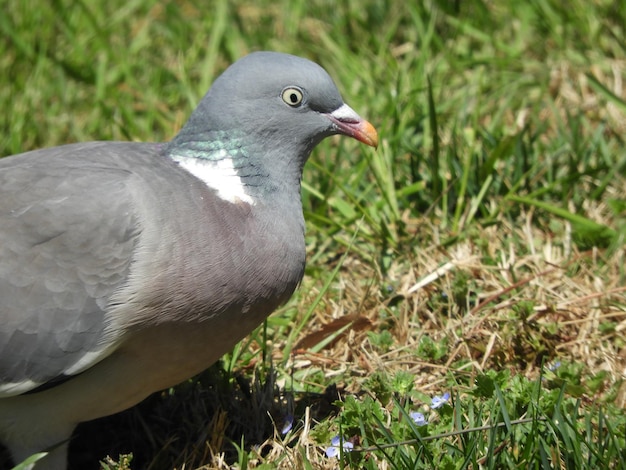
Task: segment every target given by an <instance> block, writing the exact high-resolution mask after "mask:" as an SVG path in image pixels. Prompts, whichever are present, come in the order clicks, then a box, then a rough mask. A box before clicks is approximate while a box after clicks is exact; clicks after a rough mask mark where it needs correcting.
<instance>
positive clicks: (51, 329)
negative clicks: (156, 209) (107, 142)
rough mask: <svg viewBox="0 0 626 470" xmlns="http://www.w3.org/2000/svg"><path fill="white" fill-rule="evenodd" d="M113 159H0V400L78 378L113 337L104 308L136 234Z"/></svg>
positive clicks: (67, 151)
mask: <svg viewBox="0 0 626 470" xmlns="http://www.w3.org/2000/svg"><path fill="white" fill-rule="evenodd" d="M113 157H115V158H109V156H108V155H107V153H106V152H104V151H103V148H101V147H99V146H97V145H96V146H95V148H92V147H91V146H90V145H89V144H84V145H82V146H78V145H73V146H66V147H57V148H54V149H49V150H43V151H37V152H30V153H29V154H22V155H19V156H15V157H11V158H8V159H6V160H2V159H0V395H2V393H3V385H4V393H5V394H13V393H19V392H23V391H26V390H28V389H29V388H34V387H35V386H37V385H39V384H42V383H45V382H47V381H50V380H54V379H55V378H57V377H60V376H63V375H66V374H71V373H76V372H79V371H80V369H81V368H85V367H87V366H88V365H90V364H88V362H89V361H91V362H97V360H99V359H100V358H101V357H100V356H101V355H102V354H105V353H106V350H107V348H109V347H110V346H111V344H107V343H106V342H105V341H108V342H111V341H113V340H114V339H115V338H111V336H110V335H108V334H107V335H104V333H105V329H106V327H107V322H106V318H105V311H106V308H107V304H108V302H109V298H110V297H111V295H112V294H113V293H114V292H115V291H116V290H117V289H118V288H119V287H120V286H122V285H123V284H124V282H125V280H126V277H127V275H128V272H129V269H130V263H131V261H132V255H133V250H134V246H135V243H136V238H137V234H138V229H139V228H138V226H137V220H136V216H135V214H134V212H133V207H132V201H131V198H130V196H129V190H128V184H129V181H130V180H131V179H132V174H131V173H130V172H128V171H127V170H125V169H123V168H120V167H119V166H117V165H116V163H115V159H116V158H118V157H117V156H115V155H114V156H113ZM16 384H18V385H16ZM20 384H21V385H20Z"/></svg>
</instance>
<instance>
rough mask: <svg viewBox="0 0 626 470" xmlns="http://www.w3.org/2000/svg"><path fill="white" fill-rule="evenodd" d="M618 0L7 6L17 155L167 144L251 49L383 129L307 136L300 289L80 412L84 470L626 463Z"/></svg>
mask: <svg viewBox="0 0 626 470" xmlns="http://www.w3.org/2000/svg"><path fill="white" fill-rule="evenodd" d="M619 4H620V2H614V1H609V0H594V1H583V0H573V1H571V2H565V3H563V2H557V1H552V0H545V1H544V0H530V1H527V2H507V1H498V0H492V1H489V0H471V1H464V2H460V1H447V0H431V1H424V2H392V1H384V0H380V1H374V0H371V1H369V0H366V1H355V0H349V1H346V2H340V3H336V2H330V1H323V0H311V1H308V2H305V1H302V0H298V1H295V2H293V1H290V2H287V1H282V2H281V1H279V2H275V1H272V2H270V1H268V0H263V1H259V2H246V1H243V0H237V1H233V2H226V1H216V2H211V6H210V7H209V8H207V7H206V6H204V4H203V3H202V2H198V1H189V0H181V1H164V2H154V1H148V0H130V1H125V2H118V1H108V2H104V1H94V2H86V1H84V0H83V1H77V2H68V1H65V0H54V1H51V2H41V4H40V5H39V6H38V7H37V8H33V7H32V5H31V4H30V3H29V2H19V1H17V0H5V2H4V4H3V15H2V16H0V31H1V32H2V35H1V37H0V70H2V71H3V73H2V74H1V76H0V83H1V84H2V86H0V105H2V107H3V109H5V112H4V113H1V114H0V129H1V133H0V136H1V137H0V155H10V154H14V153H19V152H22V151H26V150H30V149H34V148H39V147H44V146H52V145H59V144H63V143H68V142H74V141H88V140H137V141H154V140H167V139H169V138H171V137H172V136H173V135H174V134H175V133H176V131H177V129H179V128H180V126H181V125H182V124H183V123H184V121H185V119H186V117H187V116H188V115H189V114H190V112H191V110H192V109H193V107H194V106H195V104H196V103H197V102H198V101H199V99H200V97H201V96H202V94H203V93H204V92H205V91H206V90H207V89H208V87H209V86H210V83H211V81H212V80H213V78H214V77H215V76H216V75H217V74H218V73H219V72H220V71H221V70H223V69H224V68H225V67H226V66H227V65H228V64H230V63H231V62H233V61H234V60H236V59H237V58H239V57H241V56H242V55H244V54H246V53H247V52H250V51H253V50H259V49H270V50H278V51H282V52H289V53H294V54H297V55H301V56H305V57H308V58H311V59H313V60H315V61H317V62H318V63H320V64H322V65H323V66H324V67H325V68H326V69H327V70H328V71H329V73H330V74H331V75H332V76H333V77H334V78H335V79H336V81H337V83H338V84H339V87H340V89H341V90H342V92H343V95H344V98H345V100H346V102H348V103H349V104H350V106H352V107H353V108H354V109H355V110H357V111H358V112H359V113H360V114H361V115H362V116H365V117H367V118H368V119H369V120H370V121H371V122H372V123H373V124H374V125H375V126H376V127H377V128H378V130H379V133H380V137H381V145H380V147H379V148H378V150H374V149H369V148H364V146H361V145H358V143H356V142H352V141H348V140H347V139H339V138H337V139H335V138H333V139H328V140H326V141H325V142H324V143H322V144H321V145H320V146H319V147H318V148H317V149H316V150H315V152H314V153H313V155H312V158H311V160H310V162H309V163H308V167H307V169H306V170H305V175H304V184H303V203H304V210H305V216H306V219H307V230H308V231H307V245H308V267H307V275H306V277H305V279H304V281H303V283H302V286H301V287H300V289H299V290H298V292H297V293H296V295H295V296H294V298H293V299H292V300H291V301H290V302H289V303H288V304H287V305H286V306H285V307H283V308H282V309H280V311H278V312H276V313H275V314H273V315H272V316H271V317H270V318H269V319H268V320H267V322H266V323H265V324H264V325H262V326H261V327H260V328H259V329H258V330H257V331H256V332H255V333H254V334H252V335H251V336H250V337H249V338H248V339H247V340H246V341H244V342H243V343H242V344H240V345H239V346H238V347H237V348H236V350H235V351H233V352H232V353H231V354H228V355H227V356H226V357H225V358H224V359H223V360H222V361H221V362H220V363H219V364H217V365H216V366H214V367H212V368H211V369H209V370H208V371H207V372H206V373H204V374H202V375H201V376H199V377H197V378H195V379H193V380H190V381H188V382H187V383H184V384H181V385H180V386H179V387H176V388H174V389H172V390H168V391H165V392H163V393H161V394H157V395H154V396H152V397H151V398H150V399H148V400H147V401H146V402H144V403H142V404H141V405H139V406H138V407H136V408H134V409H132V410H129V411H127V412H125V413H122V414H121V415H117V416H113V417H110V418H104V419H102V420H99V421H97V422H93V423H87V424H85V425H82V426H81V427H79V428H78V432H77V434H76V438H75V440H74V442H73V443H72V455H71V462H73V465H74V468H88V466H89V465H91V468H93V465H94V464H95V463H97V461H98V460H103V461H104V460H105V457H106V456H107V455H111V457H112V459H110V460H108V461H107V462H108V463H104V464H103V466H104V467H105V468H120V469H125V468H132V469H169V468H177V469H191V468H230V466H233V465H234V466H237V467H238V468H298V469H309V468H337V467H339V466H342V467H344V466H345V467H347V468H367V469H374V468H383V469H384V468H399V469H402V468H443V469H465V468H468V469H477V468H479V467H480V468H594V469H597V468H622V469H623V468H626V463H625V462H626V413H625V411H624V410H625V408H626V282H625V281H626V268H625V264H626V250H625V240H624V237H625V235H626V150H625V145H624V136H625V135H626V59H625V57H626V42H625V40H624V37H626V34H625V33H626V31H625V28H626V10H625V9H624V8H620V6H619ZM207 341H210V339H207ZM445 393H449V394H450V397H449V399H448V400H447V401H446V402H445V403H443V405H442V406H437V405H438V404H439V403H438V402H433V401H432V400H433V398H434V397H442V396H444V394H445ZM417 412H420V413H422V414H423V417H420V416H419V415H415V414H413V415H412V414H411V413H417ZM292 418H293V419H292ZM286 421H287V422H290V421H293V424H292V426H291V429H290V430H288V432H286V433H285V434H283V433H282V430H283V428H284V426H285V422H286ZM426 421H427V422H428V424H424V423H425V422H426ZM334 436H341V440H342V441H348V442H350V444H345V445H346V447H345V450H343V449H344V448H343V445H344V444H336V445H335V446H334V448H333V446H332V445H331V439H332V438H333V437H334ZM328 448H331V449H330V451H329V450H328ZM340 449H342V450H341V451H340ZM333 452H335V453H336V454H338V455H336V456H330V457H329V456H328V455H327V454H328V453H330V454H331V455H332V454H333ZM119 454H124V455H128V454H132V455H133V456H132V459H130V458H129V457H127V456H126V457H118V456H119ZM128 460H130V463H129V462H128Z"/></svg>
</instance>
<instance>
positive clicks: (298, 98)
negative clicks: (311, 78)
mask: <svg viewBox="0 0 626 470" xmlns="http://www.w3.org/2000/svg"><path fill="white" fill-rule="evenodd" d="M282 97H283V101H284V102H285V103H287V104H288V105H289V106H292V107H294V108H295V107H296V106H300V104H302V90H301V89H300V88H296V87H292V86H290V87H287V88H285V89H284V90H283V94H282Z"/></svg>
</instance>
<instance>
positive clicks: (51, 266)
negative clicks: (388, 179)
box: [0, 52, 378, 470]
mask: <svg viewBox="0 0 626 470" xmlns="http://www.w3.org/2000/svg"><path fill="white" fill-rule="evenodd" d="M335 134H343V135H347V136H349V137H352V138H354V139H357V140H358V141H360V142H363V143H365V144H367V145H369V146H373V147H376V146H377V145H378V135H377V133H376V130H375V129H374V127H373V126H372V125H371V124H370V123H369V122H368V121H366V120H364V119H363V118H361V117H360V116H359V115H358V114H357V113H356V112H355V111H354V110H353V109H352V108H350V107H349V106H348V105H347V104H345V103H344V102H343V99H342V97H341V95H340V93H339V91H338V89H337V87H336V85H335V84H334V82H333V80H332V79H331V78H330V76H329V75H328V73H327V72H326V71H325V70H324V69H323V68H322V67H321V66H319V65H317V64H316V63H314V62H311V61H309V60H307V59H304V58H300V57H296V56H292V55H288V54H282V53H277V52H254V53H251V54H249V55H247V56H245V57H243V58H241V59H239V60H238V61H236V62H235V63H233V64H232V65H231V66H230V67H228V68H227V69H226V70H225V71H224V72H223V73H222V74H221V75H220V76H219V77H218V78H217V79H216V80H215V81H214V83H213V85H212V86H211V88H210V90H209V91H208V92H207V94H206V95H205V96H204V97H203V99H202V100H201V101H200V103H199V105H198V107H197V108H196V109H195V110H194V111H193V113H192V114H191V117H190V118H189V120H188V121H187V122H186V124H185V125H184V126H183V127H182V129H181V130H180V132H179V133H178V134H177V135H176V136H175V137H174V138H173V139H172V140H171V141H170V142H167V143H139V142H89V143H74V144H68V145H63V146H59V147H54V148H47V149H40V150H34V151H30V152H26V153H22V154H19V155H13V156H8V157H5V158H2V159H0V299H1V300H0V442H2V444H3V445H4V446H6V447H7V449H8V450H9V452H10V453H11V456H12V458H13V460H14V462H15V463H19V462H21V461H22V460H23V459H25V458H27V457H29V456H30V455H32V454H34V453H38V452H47V454H46V456H45V457H44V458H43V459H42V460H40V461H38V462H37V463H36V464H35V468H37V469H55V470H56V469H64V468H66V466H67V462H66V461H67V448H68V442H69V440H70V438H71V435H72V432H73V430H74V428H75V427H76V425H77V424H78V423H80V422H83V421H89V420H93V419H96V418H99V417H102V416H106V415H110V414H113V413H116V412H119V411H121V410H124V409H127V408H129V407H131V406H133V405H135V404H137V403H138V402H140V401H141V400H143V399H144V398H146V397H147V396H148V395H149V394H151V393H153V392H156V391H159V390H162V389H165V388H168V387H171V386H174V385H176V384H178V383H180V382H182V381H184V380H186V379H188V378H190V377H192V376H194V375H196V374H198V373H200V372H202V371H203V370H204V369H206V368H207V367H209V366H210V365H212V364H213V363H214V362H215V361H217V360H218V359H219V358H220V356H222V355H223V354H224V353H226V352H228V351H229V350H231V349H232V348H233V346H234V345H235V344H236V343H237V342H238V341H240V340H241V339H242V338H243V337H244V336H245V335H246V334H248V333H249V332H251V331H252V330H253V329H254V328H256V327H257V326H258V325H259V324H260V323H262V321H263V320H264V319H265V318H266V317H267V316H268V315H269V314H270V313H272V311H274V310H275V309H276V308H277V307H279V306H280V305H282V304H284V303H285V302H286V301H287V300H288V299H289V298H290V296H291V295H292V294H293V292H294V290H295V289H296V287H297V286H298V284H299V283H300V281H301V279H302V277H303V273H304V266H305V243H304V230H305V223H304V217H303V213H302V202H301V195H300V185H301V178H302V170H303V166H304V164H305V162H306V161H307V159H308V157H309V155H310V153H311V151H312V150H313V148H314V147H315V146H316V145H317V144H318V143H319V142H320V141H321V140H322V139H324V138H325V137H328V136H331V135H335Z"/></svg>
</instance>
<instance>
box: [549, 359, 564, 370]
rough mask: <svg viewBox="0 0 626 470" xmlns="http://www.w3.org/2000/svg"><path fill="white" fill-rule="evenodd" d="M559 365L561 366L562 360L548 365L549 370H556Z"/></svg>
mask: <svg viewBox="0 0 626 470" xmlns="http://www.w3.org/2000/svg"><path fill="white" fill-rule="evenodd" d="M559 367H561V361H556V362H555V363H554V364H550V365H548V370H549V371H550V372H554V371H555V370H557V369H558V368H559Z"/></svg>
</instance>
